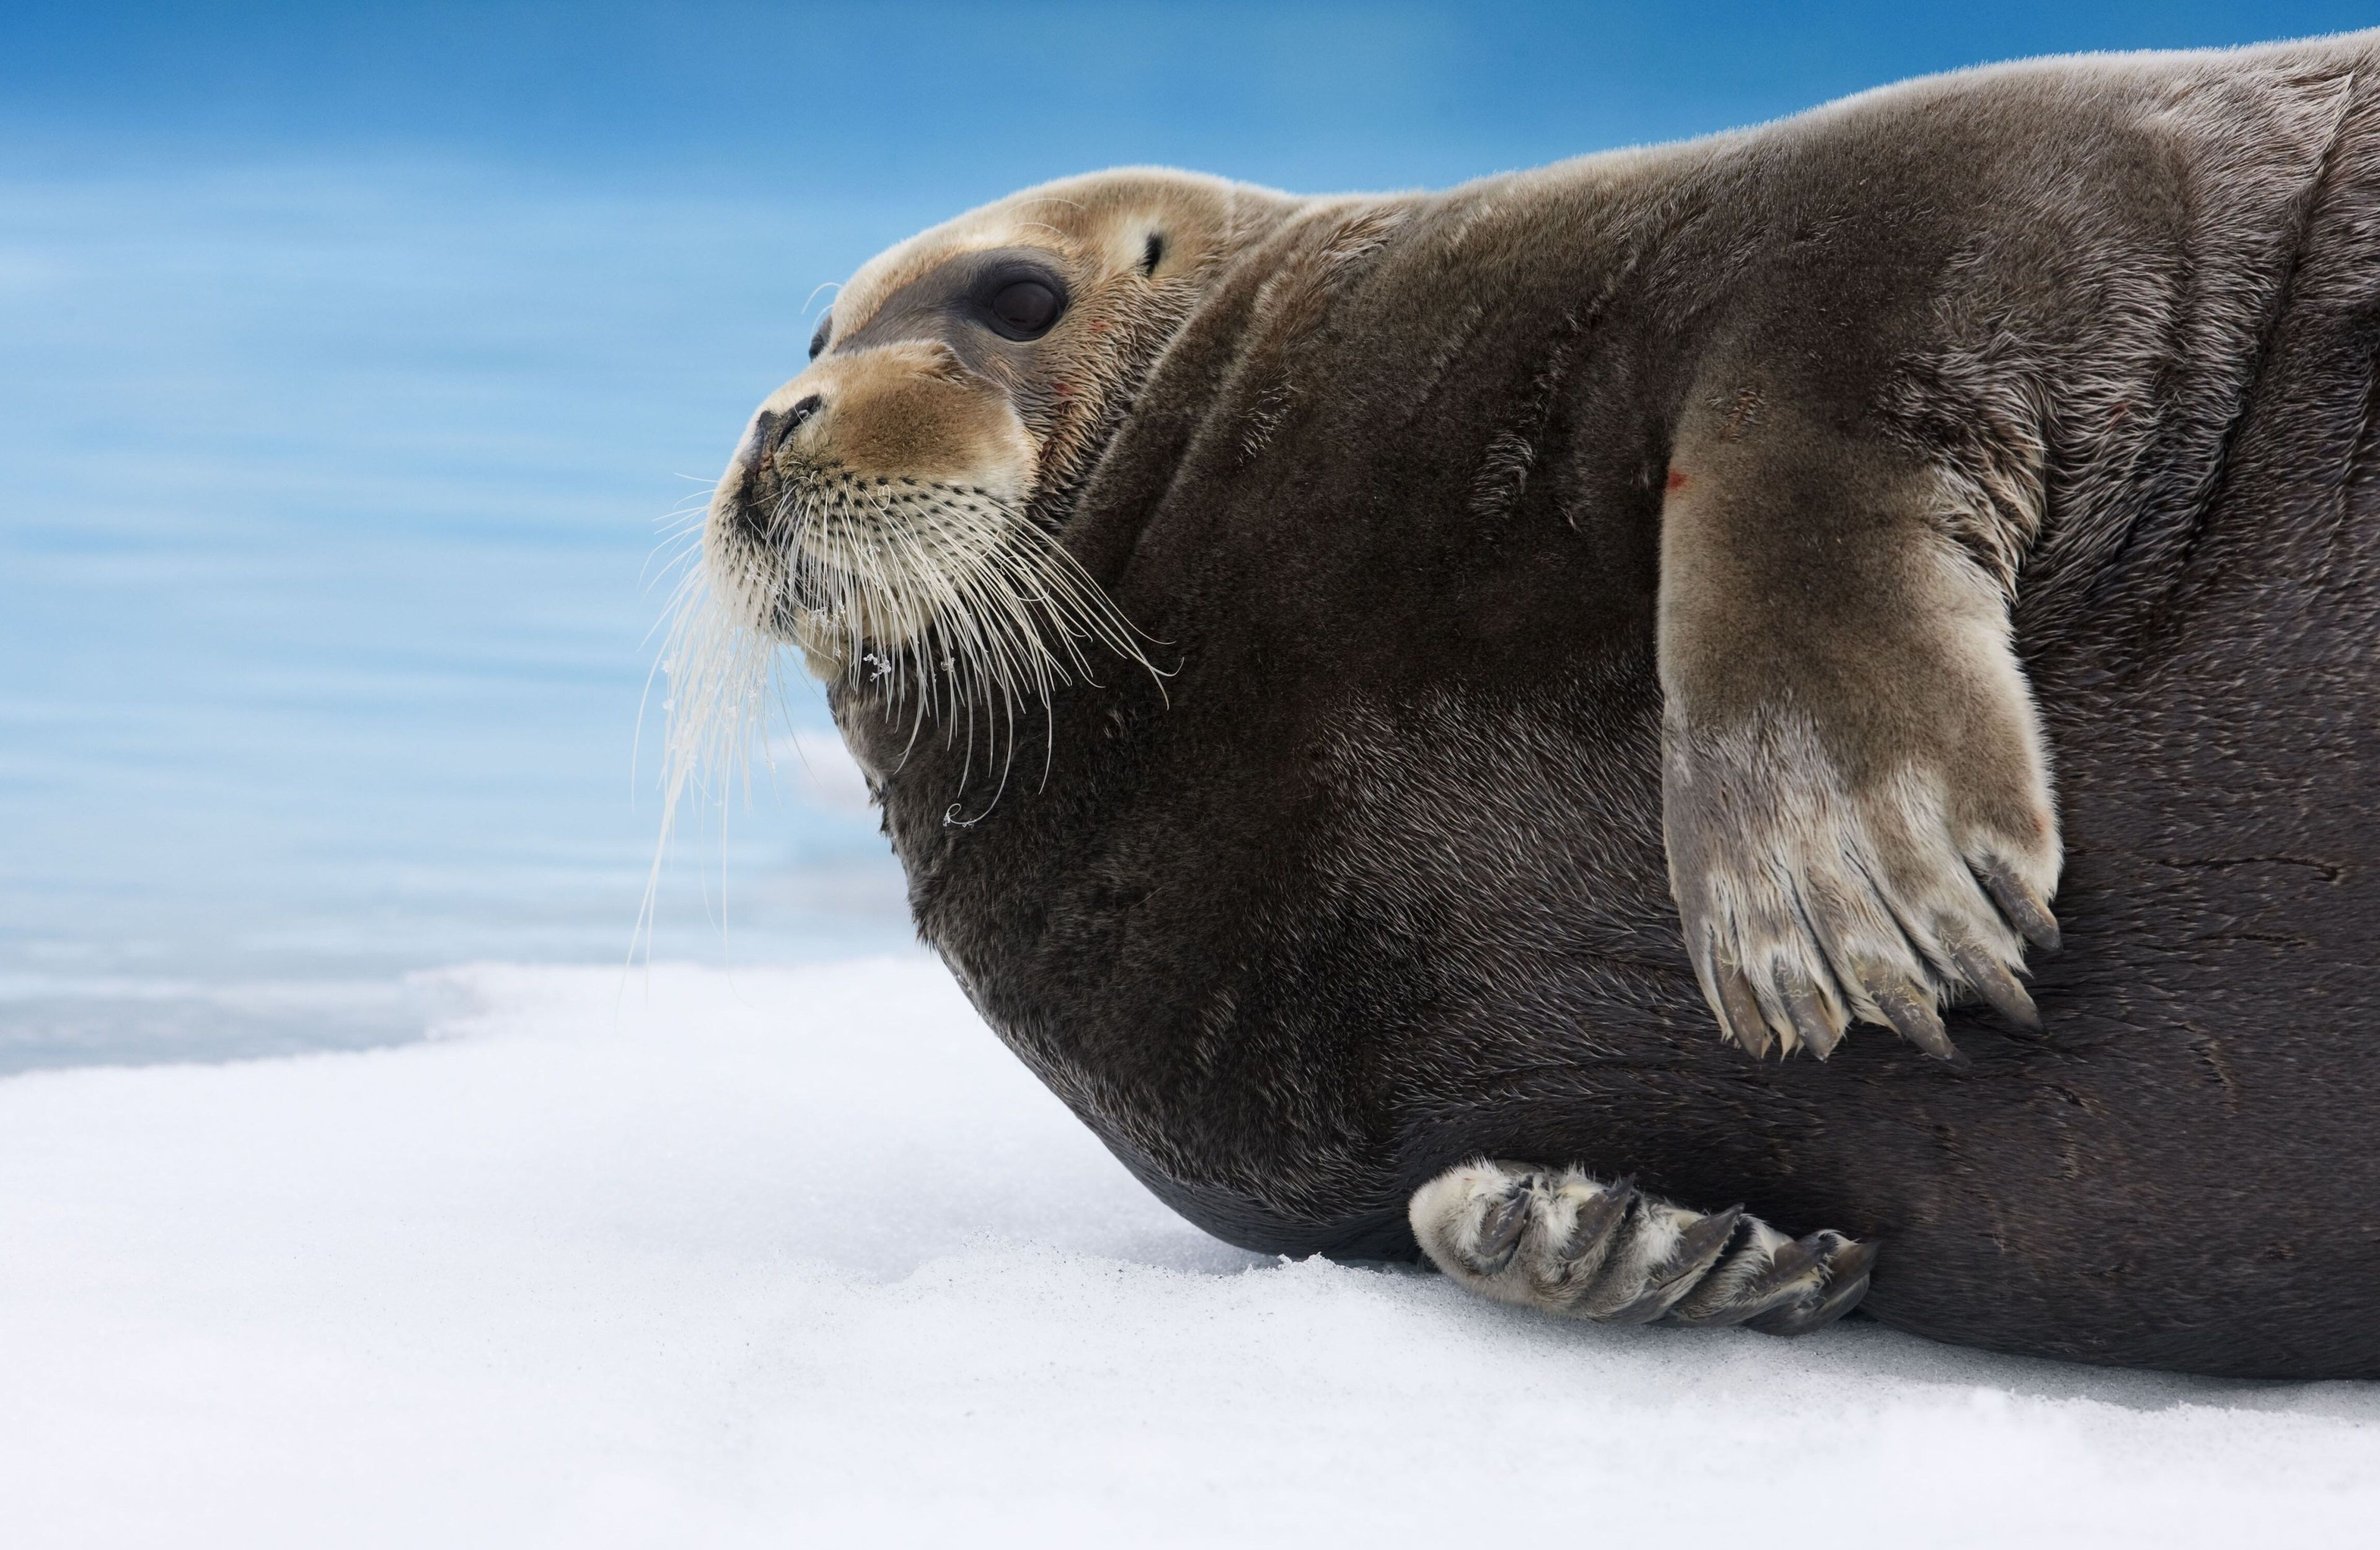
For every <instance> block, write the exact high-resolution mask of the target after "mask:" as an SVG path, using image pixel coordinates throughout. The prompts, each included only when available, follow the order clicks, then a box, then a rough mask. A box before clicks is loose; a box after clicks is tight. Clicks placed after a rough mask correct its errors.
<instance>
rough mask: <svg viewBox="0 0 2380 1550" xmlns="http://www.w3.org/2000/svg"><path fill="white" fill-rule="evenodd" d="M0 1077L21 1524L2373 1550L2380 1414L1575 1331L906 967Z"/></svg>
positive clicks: (9, 1369) (149, 1542)
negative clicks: (1065, 1079) (1500, 1299)
mask: <svg viewBox="0 0 2380 1550" xmlns="http://www.w3.org/2000/svg"><path fill="white" fill-rule="evenodd" d="M439 988H440V990H441V992H442V994H444V995H451V996H455V997H460V998H462V999H461V1000H460V1001H458V1002H455V1003H454V1004H458V1005H463V1006H466V1007H468V1009H469V1010H468V1012H467V1013H466V1014H464V1015H461V1016H459V1017H458V1018H456V1019H455V1020H453V1021H451V1022H449V1023H446V1024H444V1025H443V1026H442V1027H441V1028H440V1029H439V1030H438V1034H439V1036H437V1037H435V1038H433V1039H431V1040H430V1041H428V1042H423V1043H417V1044H413V1045H409V1046H406V1047H393V1048H383V1049H376V1050H370V1051H364V1052H346V1053H329V1054H321V1055H309V1056H302V1057H297V1058H290V1059H277V1060H253V1061H247V1062H240V1063H233V1064H225V1065H214V1066H152V1067H146V1068H141V1069H129V1070H74V1071H62V1072H34V1073H30V1074H27V1075H23V1076H19V1077H17V1078H14V1079H12V1080H8V1081H6V1082H0V1541H5V1543H6V1544H8V1545H10V1546H13V1547H18V1550H27V1547H33V1546H69V1545H71V1546H76V1547H78V1550H81V1547H89V1546H103V1545H142V1546H153V1545H163V1544H171V1545H176V1546H193V1545H212V1544H222V1545H239V1546H266V1545H309V1546H318V1545H327V1544H338V1545H343V1546H352V1545H383V1544H386V1545H407V1546H421V1545H441V1546H452V1545H503V1546H508V1547H510V1546H537V1545H569V1546H604V1545H671V1546H686V1545H743V1544H751V1545H762V1544H766V1545H772V1546H783V1545H795V1544H865V1545H877V1544H970V1545H977V1544H1125V1545H1143V1544H1223V1543H1230V1544H1339V1543H1364V1542H1369V1543H1378V1544H1407V1543H1415V1542H1422V1541H1425V1540H1428V1539H1436V1540H1438V1541H1439V1542H1440V1543H1444V1542H1446V1541H1447V1540H1448V1539H1449V1538H1450V1537H1452V1536H1461V1537H1463V1538H1466V1539H1467V1538H1471V1537H1475V1536H1478V1535H1482V1534H1488V1535H1499V1534H1508V1533H1515V1532H1519V1533H1527V1534H1530V1535H1532V1536H1535V1537H1536V1541H1537V1542H1541V1543H1547V1544H1564V1545H1573V1544H1574V1545H1587V1546H1592V1545H1598V1544H1607V1543H1609V1544H1633V1543H1645V1544H1664V1543H1670V1542H1672V1541H1678V1542H1689V1543H1693V1542H1708V1543H1720V1544H1748V1545H1753V1546H1771V1545H1802V1544H1808V1545H1825V1546H1828V1547H1829V1550H1840V1547H1841V1546H1844V1545H1859V1544H1896V1545H1898V1544H2011V1543H2024V1544H2094V1545H2103V1544H2111V1543H2120V1544H2138V1543H2156V1544H2170V1545H2188V1544H2240V1543H2248V1544H2260V1543H2261V1544H2271V1543H2276V1542H2283V1541H2287V1542H2309V1543H2310V1542H2314V1541H2316V1540H2317V1538H2318V1537H2319V1538H2320V1539H2321V1540H2322V1541H2323V1542H2329V1543H2354V1542H2355V1540H2356V1539H2358V1538H2360V1536H2361V1534H2362V1533H2363V1532H2369V1525H2370V1524H2371V1522H2372V1521H2374V1509H2375V1508H2380V1426H2375V1424H2374V1423H2375V1420H2380V1392H2375V1390H2374V1387H2371V1386H2367V1385H2359V1384H2315V1385H2251V1384H2226V1383H2216V1382H2211V1381H2204V1380H2192V1379H2184V1378H2176V1377H2170V1376H2162V1375H2155V1374H2113V1373H2102V1372H2096V1371H2093V1370H2089V1369H2083V1368H2073V1367H2064V1366H2059V1365H2056V1364H2053V1363H2047V1362H2021V1361H2012V1360H2007V1359H1999V1358H1991V1357H1985V1356H1980V1355H1976V1354H1973V1353H1966V1352H1961V1351H1957V1350H1950V1349H1949V1348H1945V1347H1939V1346H1934V1345H1929V1344H1926V1343H1925V1342H1923V1341H1919V1340H1916V1339H1913V1338H1904V1337H1901V1336H1898V1335H1895V1334H1893V1333H1891V1332H1888V1331H1886V1330H1882V1329H1879V1328H1876V1327H1874V1326H1840V1327H1838V1328H1836V1329H1834V1330H1832V1331H1829V1332H1827V1333H1824V1334H1822V1335H1819V1336H1816V1337H1813V1338H1807V1339H1803V1340H1801V1341H1791V1342H1788V1341H1777V1340H1771V1339H1767V1338H1763V1337H1760V1336H1757V1335H1753V1334H1748V1333H1740V1332H1737V1333H1718V1332H1692V1331H1680V1330H1667V1329H1641V1330H1605V1329H1595V1328H1587V1327H1578V1326H1565V1325H1561V1324H1557V1323H1553V1322H1550V1321H1547V1320H1543V1319H1540V1318H1537V1317H1535V1316H1532V1315H1529V1314H1523V1313H1520V1312H1517V1311H1514V1310H1510V1309H1503V1308H1498V1307H1493V1306H1489V1305H1487V1304H1485V1303H1481V1302H1475V1301H1473V1300H1471V1299H1469V1298H1467V1297H1465V1296H1464V1295H1463V1294H1462V1293H1461V1292H1459V1291H1458V1290H1456V1289H1455V1288H1453V1287H1451V1286H1450V1285H1448V1284H1447V1283H1446V1282H1445V1281H1443V1280H1442V1279H1441V1278H1436V1277H1432V1276H1427V1275H1424V1274H1420V1273H1415V1272H1411V1271H1402V1270H1382V1269H1378V1268H1370V1267H1361V1266H1346V1265H1330V1264H1327V1263H1322V1262H1318V1261H1309V1262H1305V1263H1296V1264H1293V1263H1286V1262H1281V1261H1278V1260H1273V1259H1269V1258H1265V1257H1261V1256H1257V1255H1252V1254H1248V1253H1242V1252H1239V1251H1237V1250H1233V1249H1231V1248H1229V1247H1227V1246H1225V1245H1222V1244H1220V1243H1218V1242H1216V1241H1213V1240H1210V1239H1208V1238H1206V1237H1204V1236H1202V1235H1201V1234H1199V1233H1198V1232H1197V1231H1196V1229H1192V1228H1190V1227H1189V1226H1188V1225H1186V1224H1184V1223H1183V1222H1181V1221H1179V1220H1178V1219H1176V1218H1174V1217H1172V1216H1171V1215H1170V1214H1169V1213H1168V1212H1167V1211H1166V1210H1165V1209H1164V1208H1163V1207H1161V1206H1160V1205H1158V1204H1156V1203H1155V1202H1154V1201H1153V1200H1152V1199H1150V1198H1149V1197H1147V1195H1146V1194H1145V1193H1142V1191H1141V1190H1140V1189H1139V1187H1138V1186H1137V1185H1136V1184H1135V1183H1134V1182H1133V1181H1131V1180H1130V1179H1129V1178H1128V1177H1127V1176H1126V1175H1125V1174H1124V1172H1123V1169H1121V1168H1120V1167H1119V1166H1118V1165H1117V1164H1116V1163H1115V1162H1114V1161H1113V1160H1112V1159H1111V1158H1110V1157H1109V1156H1107V1155H1106V1153H1105V1152H1104V1151H1103V1150H1102V1149H1101V1148H1100V1147H1099V1144H1098V1143H1097V1142H1096V1141H1095V1140H1093V1139H1092V1137H1091V1136H1090V1135H1089V1134H1088V1133H1087V1132H1086V1131H1085V1130H1084V1129H1083V1128H1082V1127H1081V1126H1080V1125H1079V1124H1078V1123H1077V1122H1075V1120H1074V1119H1073V1118H1072V1117H1071V1116H1069V1115H1068V1114H1067V1113H1066V1112H1065V1111H1064V1110H1063V1109H1062V1108H1061V1107H1060V1106H1059V1105H1058V1104H1057V1103H1056V1102H1055V1101H1054V1100H1053V1099H1052V1098H1050V1096H1048V1095H1047V1094H1046V1093H1045V1092H1043V1091H1042V1090H1041V1089H1040V1088H1039V1087H1038V1085H1037V1084H1035V1083H1034V1082H1033V1080H1032V1079H1031V1077H1030V1076H1029V1075H1028V1074H1027V1073H1026V1072H1025V1071H1024V1070H1023V1069H1022V1068H1021V1067H1020V1066H1019V1065H1018V1064H1017V1062H1016V1061H1015V1060H1014V1059H1013V1058H1012V1057H1010V1056H1009V1055H1008V1054H1007V1052H1006V1051H1005V1050H1003V1049H1002V1047H1000V1045H999V1043H998V1041H997V1040H996V1039H995V1038H994V1037H993V1036H992V1035H990V1033H989V1032H988V1031H986V1030H985V1029H984V1028H983V1026H982V1025H981V1024H980V1023H978V1022H977V1019H976V1018H975V1016H974V1015H973V1013H972V1012H971V1011H969V1010H968V1009H967V1007H966V1005H965V1002H964V1001H963V999H961V998H960V997H959V995H958V993H957V992H956V991H955V990H954V989H953V987H952V986H951V984H950V982H949V981H948V979H947V977H946V976H945V975H943V973H942V972H941V969H940V968H939V967H938V966H936V965H934V964H932V963H929V962H928V961H925V960H922V959H916V958H901V959H884V960H875V961H868V962H864V963H844V964H834V965H824V966H819V967H812V968H802V969H771V970H754V971H748V972H741V973H729V972H726V971H722V970H717V969H695V968H688V967H662V968H657V969H655V970H653V971H652V972H651V973H650V976H648V975H644V974H642V973H638V974H635V975H628V976H626V977H625V978H624V977H623V975H621V974H620V973H618V972H617V971H606V970H594V969H580V968H570V969H561V968H529V967H502V966H482V967H474V968H469V969H463V970H457V971H455V972H453V973H451V974H448V975H443V976H442V984H441V986H440V987H439Z"/></svg>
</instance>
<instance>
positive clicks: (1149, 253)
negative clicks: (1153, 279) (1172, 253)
mask: <svg viewBox="0 0 2380 1550" xmlns="http://www.w3.org/2000/svg"><path fill="white" fill-rule="evenodd" d="M1164 257H1165V234H1164V233H1162V232H1151V233H1149V234H1148V242H1147V246H1145V247H1143V248H1141V250H1140V272H1141V273H1142V274H1143V275H1150V274H1154V273H1156V272H1157V265H1158V261H1159V260H1161V259H1163V258H1164Z"/></svg>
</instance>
